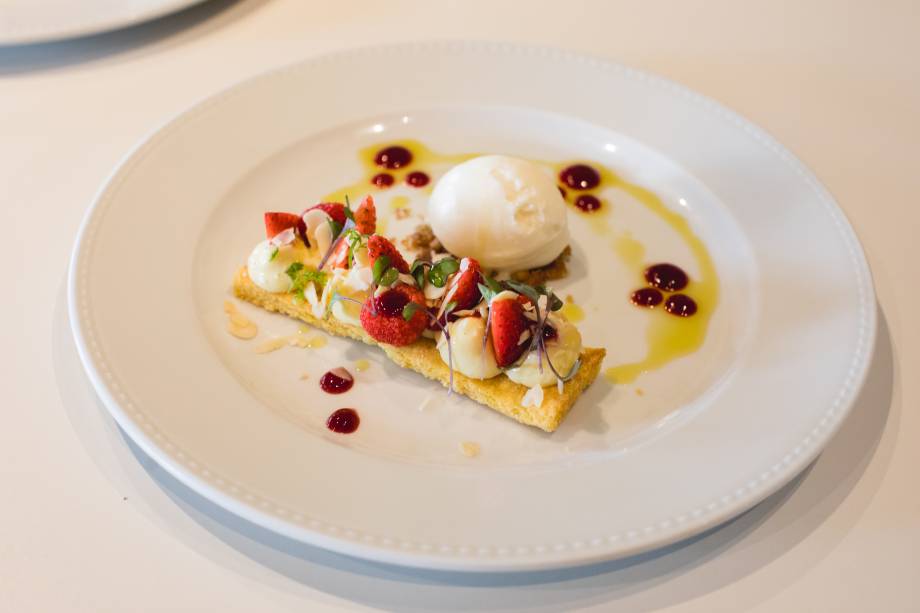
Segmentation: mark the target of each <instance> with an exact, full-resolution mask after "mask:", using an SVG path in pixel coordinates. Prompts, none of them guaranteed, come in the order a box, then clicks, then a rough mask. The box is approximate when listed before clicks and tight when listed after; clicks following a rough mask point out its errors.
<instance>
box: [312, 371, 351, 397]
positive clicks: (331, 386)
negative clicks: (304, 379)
mask: <svg viewBox="0 0 920 613" xmlns="http://www.w3.org/2000/svg"><path fill="white" fill-rule="evenodd" d="M354 384H355V378H354V377H352V376H351V373H350V372H348V371H347V370H345V369H344V368H333V369H332V370H330V371H328V372H326V373H325V374H324V375H323V376H322V377H320V379H319V386H320V387H321V388H323V391H324V392H326V393H327V394H344V393H345V392H347V391H348V390H350V389H351V386H352V385H354Z"/></svg>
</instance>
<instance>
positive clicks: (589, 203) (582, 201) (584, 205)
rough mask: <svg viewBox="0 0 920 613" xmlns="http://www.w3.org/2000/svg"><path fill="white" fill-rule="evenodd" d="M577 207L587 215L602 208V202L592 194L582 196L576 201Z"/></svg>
mask: <svg viewBox="0 0 920 613" xmlns="http://www.w3.org/2000/svg"><path fill="white" fill-rule="evenodd" d="M575 206H576V207H578V209H579V210H581V211H584V212H585V213H593V212H594V211H596V210H598V209H599V208H601V201H600V200H598V199H597V198H595V197H594V196H592V195H591V194H582V195H580V196H579V197H578V198H576V199H575Z"/></svg>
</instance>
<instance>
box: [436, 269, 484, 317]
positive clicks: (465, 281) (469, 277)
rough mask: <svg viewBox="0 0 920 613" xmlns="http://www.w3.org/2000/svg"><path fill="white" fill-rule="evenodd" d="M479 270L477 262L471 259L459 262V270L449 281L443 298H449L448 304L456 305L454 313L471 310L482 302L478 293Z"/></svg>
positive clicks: (480, 294)
mask: <svg viewBox="0 0 920 613" xmlns="http://www.w3.org/2000/svg"><path fill="white" fill-rule="evenodd" d="M481 270H482V269H481V268H480V267H479V262H477V261H476V260H474V259H473V258H463V259H462V260H460V270H458V271H457V273H456V274H455V275H454V276H453V278H452V279H451V280H450V288H449V289H448V290H447V292H446V293H445V294H444V295H445V297H446V296H449V297H450V299H449V302H456V303H457V306H456V307H455V308H454V310H455V311H462V310H464V309H471V308H473V307H474V306H476V305H477V304H479V301H480V300H482V293H480V291H479V281H480V278H481ZM454 288H456V289H454ZM445 299H446V298H445Z"/></svg>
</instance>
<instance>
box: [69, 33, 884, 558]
mask: <svg viewBox="0 0 920 613" xmlns="http://www.w3.org/2000/svg"><path fill="white" fill-rule="evenodd" d="M426 50H438V51H442V52H444V51H454V52H471V53H473V52H478V53H483V54H484V56H487V55H494V54H507V53H512V54H513V53H518V54H535V55H543V56H551V57H553V58H555V59H558V60H564V61H576V62H588V63H590V64H591V65H592V67H593V68H597V69H601V70H606V71H611V72H616V73H620V74H621V75H623V76H625V77H627V78H630V79H637V80H639V81H644V82H646V83H649V84H651V85H653V86H656V87H663V88H665V89H667V90H670V92H671V93H673V94H676V95H679V96H681V97H683V98H684V99H686V100H688V101H689V102H691V103H693V104H697V105H701V106H702V107H703V108H704V109H705V110H706V111H708V112H711V113H715V114H716V115H717V116H718V118H719V119H721V120H723V121H729V122H731V123H732V124H734V125H735V126H736V127H739V128H741V129H743V130H744V131H746V132H748V134H749V135H751V136H752V137H753V138H754V139H755V140H757V141H758V142H759V143H760V144H761V145H763V146H765V147H766V148H768V149H769V150H770V152H771V153H772V154H774V155H776V156H778V157H779V158H780V160H781V161H782V162H784V163H785V164H786V165H788V166H789V167H790V168H791V169H792V170H793V171H795V172H796V174H798V175H799V177H801V178H802V179H803V180H804V181H805V182H806V184H807V185H808V186H809V187H810V188H811V190H812V192H813V194H814V197H815V198H816V199H817V200H818V201H819V202H820V203H821V205H822V206H823V209H824V211H825V212H826V213H827V214H828V215H829V216H830V217H831V219H832V220H833V222H834V225H835V227H836V228H837V231H838V233H839V235H840V237H841V239H842V241H843V243H844V244H845V246H846V248H847V251H848V252H849V255H850V257H851V261H852V264H853V271H854V272H855V273H856V274H857V281H858V282H859V289H860V292H859V298H860V304H859V305H858V306H859V313H860V318H861V320H862V321H861V322H860V326H861V329H860V333H861V334H860V337H859V340H858V342H857V346H856V348H855V349H854V351H853V357H852V360H851V363H850V367H849V374H848V375H847V377H846V379H845V380H844V381H843V382H842V385H841V388H840V391H839V392H838V394H837V396H836V397H835V399H834V400H833V401H832V402H831V403H830V405H829V406H828V408H827V409H826V411H825V412H824V419H823V420H822V421H826V422H827V423H826V424H825V425H824V426H822V427H816V428H815V429H814V430H812V431H811V432H809V433H808V434H807V435H806V436H805V438H804V440H802V441H801V443H800V444H799V445H798V446H797V447H796V449H797V450H798V451H791V452H790V453H789V454H788V455H787V456H786V458H784V459H783V461H782V462H779V463H778V464H777V465H775V466H774V467H773V468H772V469H771V470H770V471H769V472H768V473H765V474H764V475H761V478H759V479H755V480H754V482H755V485H754V486H751V485H750V484H749V485H748V486H746V487H745V488H742V489H743V491H741V493H739V490H735V491H734V492H727V493H726V494H725V495H724V496H721V497H717V498H716V499H715V500H714V501H713V502H712V503H710V504H708V505H705V509H706V513H704V514H702V515H701V516H699V517H696V518H690V519H689V520H684V521H676V522H675V521H671V520H665V521H662V522H659V524H658V525H656V526H649V528H646V530H645V531H642V532H641V533H639V534H636V535H635V536H634V538H631V539H629V540H626V541H619V542H617V543H615V544H611V543H609V542H608V541H607V540H606V539H601V540H603V541H604V542H602V543H598V544H595V543H594V542H593V541H592V542H591V543H583V542H579V543H571V544H569V546H567V547H563V548H562V549H561V551H555V550H553V551H543V552H536V553H531V554H528V555H524V556H521V555H514V556H502V555H497V554H496V552H494V551H491V550H490V551H488V552H485V553H483V552H480V551H477V550H470V551H466V552H463V553H458V552H452V553H444V552H443V551H441V552H440V553H432V548H431V546H430V545H428V546H427V549H426V548H425V547H422V548H421V549H419V550H413V549H414V548H413V547H409V548H408V549H407V548H405V547H401V546H400V545H405V544H406V543H399V542H393V543H391V544H390V545H386V544H385V543H374V544H368V543H367V542H364V541H362V539H361V538H360V537H361V534H358V535H357V536H355V537H352V538H349V537H348V536H347V535H344V534H342V532H344V530H335V531H334V534H333V535H330V534H325V533H323V532H321V531H319V530H317V529H310V528H307V527H305V526H299V525H296V524H294V523H292V522H290V521H285V520H282V519H280V518H279V517H277V516H275V515H272V514H269V513H267V512H264V511H262V510H260V508H259V505H257V504H255V503H250V504H247V503H245V502H243V501H241V500H240V499H238V498H235V497H234V496H231V495H230V494H228V493H226V492H224V491H222V490H221V489H219V488H218V487H216V486H215V485H214V484H213V483H210V482H209V481H207V480H206V479H205V478H203V477H202V476H199V475H198V474H196V473H195V472H193V471H191V470H190V469H189V467H188V466H186V465H183V464H182V462H181V461H180V460H182V459H183V456H188V454H185V453H183V452H182V450H179V449H176V450H175V452H174V454H175V457H173V456H174V454H173V453H170V452H168V451H167V450H165V449H162V448H161V446H160V445H158V444H157V443H156V442H155V440H154V438H155V436H152V435H151V434H149V433H148V430H150V428H151V425H150V424H149V423H148V424H147V428H146V429H145V427H143V425H144V422H143V421H138V420H136V419H134V418H132V417H131V416H130V415H129V414H128V411H126V410H125V406H123V404H124V403H126V402H128V403H130V401H129V400H128V399H127V397H125V396H124V394H123V393H121V392H119V391H118V390H119V387H118V385H117V383H116V382H115V381H114V380H113V378H112V376H111V373H110V372H107V371H106V369H105V365H104V363H99V364H97V363H96V361H95V360H94V357H96V356H94V355H93V351H92V350H91V349H92V347H91V346H92V344H93V343H94V341H93V339H92V336H91V330H89V326H88V325H87V324H86V322H85V321H84V320H83V319H82V317H81V314H80V291H81V282H80V276H81V270H80V269H79V268H80V267H79V264H80V262H81V261H82V260H83V259H85V258H86V252H85V249H86V248H87V247H89V246H91V245H92V240H91V239H92V226H93V222H94V221H98V220H99V219H100V218H101V215H102V213H103V212H104V211H105V209H106V208H107V206H108V205H109V204H110V203H111V202H110V201H108V200H107V198H108V196H109V195H110V194H112V193H114V192H115V191H116V188H117V187H118V185H119V183H120V182H121V181H122V180H124V179H125V178H126V177H127V176H128V175H129V174H130V171H131V169H132V168H133V166H134V165H136V164H137V163H139V162H140V161H141V160H142V159H143V158H144V157H145V156H146V154H148V153H150V152H151V151H152V150H153V149H154V148H155V147H156V145H157V144H158V143H159V142H160V141H161V140H163V139H165V138H166V137H167V136H168V135H169V134H171V133H172V131H174V130H176V129H177V128H179V127H181V126H182V125H184V124H185V123H186V122H188V121H189V120H191V119H193V118H194V117H195V116H197V115H198V114H199V113H202V112H204V111H205V110H207V109H208V108H210V107H211V106H213V105H215V104H218V103H220V102H222V101H224V100H225V99H227V98H228V97H230V96H232V95H234V94H235V93H237V92H240V91H246V90H248V89H249V88H251V87H253V86H254V85H255V84H257V83H258V82H260V81H263V80H265V81H268V80H271V79H275V78H278V77H279V76H281V75H283V74H284V73H286V72H289V71H294V70H301V69H306V68H307V67H309V66H311V65H315V64H320V63H326V62H333V61H343V60H347V59H351V58H354V57H359V56H362V55H370V54H375V53H392V52H400V53H422V52H424V51H426ZM82 273H83V274H85V271H82ZM67 286H68V287H67V296H68V314H69V317H70V321H71V328H72V331H73V335H74V341H75V344H76V346H77V350H78V353H79V356H80V360H81V363H82V364H83V367H84V369H85V371H86V373H87V375H88V377H89V379H90V381H91V383H92V384H93V387H94V389H95V390H96V393H97V394H98V395H99V397H100V399H101V400H102V402H103V404H104V405H105V407H106V409H107V410H108V411H109V413H110V414H111V415H112V416H113V417H114V418H115V420H116V422H117V423H118V424H119V427H121V428H122V430H123V431H124V432H125V433H126V434H128V435H129V436H130V437H131V439H132V440H133V441H134V442H135V443H137V445H138V446H139V447H140V448H141V449H142V450H143V451H144V453H145V454H147V455H148V456H149V457H150V458H152V459H153V460H155V461H156V462H157V463H158V464H159V465H160V466H162V467H163V468H164V469H165V470H167V471H168V472H169V473H170V474H171V475H172V476H173V477H175V478H176V479H177V480H179V481H180V482H181V483H183V484H184V485H186V486H188V487H189V488H191V489H192V490H194V491H196V492H198V493H199V494H201V495H202V496H204V497H205V498H207V499H209V500H211V501H212V502H214V503H216V504H218V505H219V506H221V507H223V508H225V509H227V510H228V511H230V512H232V513H234V514H235V515H238V516H240V517H242V518H244V519H245V520H247V521H250V522H252V523H254V524H256V525H259V526H262V527H264V528H267V529H269V530H271V531H273V532H276V533H279V534H282V535H284V536H286V537H289V538H292V539H294V540H297V541H300V542H305V543H308V544H310V545H315V546H318V547H322V548H324V549H329V550H331V551H335V552H337V553H341V554H345V555H349V556H353V557H358V558H363V559H370V560H376V561H380V562H385V563H390V564H396V565H400V566H408V567H417V568H428V569H437V570H447V571H473V572H475V571H483V572H486V571H492V572H494V571H532V570H544V569H551V568H564V567H572V566H581V565H586V564H592V563H597V562H601V561H607V560H612V559H617V558H623V557H628V556H631V555H636V554H639V553H642V552H645V551H649V550H652V549H657V548H660V547H664V546H667V545H671V544H673V543H676V542H679V541H681V540H684V539H686V538H689V537H691V536H693V535H696V534H699V533H701V532H704V531H706V530H708V529H711V528H713V527H715V526H718V525H720V524H722V523H725V522H727V521H729V520H731V519H733V518H734V517H737V516H738V515H740V514H741V513H743V512H745V511H747V510H748V509H750V508H752V507H753V506H755V505H756V504H758V503H760V502H761V501H763V500H764V499H765V498H767V497H768V496H770V495H771V494H773V493H774V492H776V491H777V490H779V489H780V488H781V487H783V486H784V485H786V484H787V483H788V482H789V481H791V480H792V479H793V478H795V476H796V475H798V474H799V473H800V472H801V471H802V470H804V469H805V468H806V467H807V466H808V465H809V464H810V463H811V462H812V461H813V460H814V459H815V458H816V457H817V456H818V455H819V454H820V452H821V451H822V450H823V448H824V447H825V446H826V444H827V443H828V442H829V441H830V440H831V439H832V438H833V437H834V435H835V434H836V433H837V431H838V430H839V428H840V427H841V425H842V423H843V422H844V420H845V419H846V417H847V415H848V414H849V413H850V411H851V409H852V407H853V405H854V403H855V401H856V399H857V398H858V394H859V392H860V390H861V389H862V387H863V384H864V382H865V379H866V376H867V374H868V372H869V368H870V366H871V364H872V361H873V354H874V350H875V338H876V334H877V304H876V300H875V292H874V284H873V279H872V273H871V269H870V267H869V264H868V260H867V258H866V255H865V252H864V250H863V249H862V246H861V244H860V242H859V239H858V236H857V234H856V231H855V229H854V228H853V226H852V224H851V223H850V221H849V219H848V218H847V216H846V213H845V212H844V211H843V209H842V208H841V207H840V206H839V204H837V202H836V200H835V199H834V198H833V196H832V195H831V193H830V192H829V190H828V189H827V188H826V187H825V186H824V185H823V184H822V183H821V182H820V181H819V180H818V179H817V177H816V176H815V175H814V174H813V173H812V172H811V171H810V170H809V169H808V167H807V166H805V164H804V163H803V162H801V161H800V160H799V159H798V158H797V157H795V156H794V155H793V154H792V153H791V152H790V151H789V150H788V149H786V148H785V147H784V146H783V145H781V144H780V143H779V142H778V141H777V140H776V139H775V138H773V137H772V136H771V135H770V134H769V133H768V132H766V131H765V130H763V129H762V128H760V127H759V126H757V125H756V124H754V123H753V122H751V121H750V120H748V119H746V118H745V117H743V116H741V115H740V114H738V113H736V112H735V111H733V110H730V109H729V108H727V107H725V106H723V105H722V104H720V103H718V102H716V101H714V100H712V99H710V98H708V97H706V96H704V95H702V94H699V93H697V92H695V91H693V90H691V89H689V88H687V87H685V86H683V85H680V84H678V83H676V82H674V81H671V80H669V79H666V78H664V77H660V76H658V75H655V74H652V73H648V72H645V71H642V70H638V69H635V68H631V67H628V66H625V65H623V64H619V63H617V62H614V61H611V60H609V59H605V58H600V57H597V56H592V55H586V54H583V53H578V52H574V51H569V50H565V49H560V48H555V47H549V46H542V45H527V44H516V43H506V42H494V41H457V40H447V41H416V42H409V43H397V44H381V45H369V46H361V47H353V48H349V49H345V50H341V51H335V52H331V53H325V54H320V55H316V56H311V57H307V58H304V59H301V60H299V61H294V62H291V63H289V64H287V65H284V66H281V67H278V68H274V69H271V70H268V71H265V72H263V73H260V74H257V75H255V76H251V77H248V78H245V79H242V80H240V81H238V82H235V83H233V84H231V85H230V86H228V87H225V88H223V89H220V90H218V91H217V92H214V93H212V94H210V95H208V96H205V97H203V98H201V99H199V100H197V101H196V102H194V103H193V104H191V105H190V106H188V107H187V108H185V109H184V110H183V111H181V112H179V113H177V114H174V115H173V116H171V117H169V118H168V119H167V120H166V121H164V122H161V123H160V124H159V125H157V126H156V127H155V128H154V129H152V130H151V131H150V132H149V133H148V134H147V135H146V136H145V137H143V138H142V139H141V140H140V141H139V142H138V143H137V144H136V145H135V146H134V147H132V148H131V149H130V150H129V151H128V152H127V153H126V154H125V155H124V156H123V157H122V159H121V160H120V161H119V163H118V164H117V165H116V167H115V168H114V169H113V170H112V171H111V173H110V174H109V176H108V177H107V178H106V179H105V181H104V182H103V183H102V185H101V186H100V188H99V189H98V191H97V193H96V194H95V196H94V198H93V201H92V204H91V206H90V207H89V209H88V210H87V212H86V214H85V216H84V218H83V221H82V223H81V225H80V228H79V230H78V233H77V238H76V240H75V242H74V246H73V251H72V255H71V260H70V265H69V267H68V275H67ZM83 291H84V292H85V287H83ZM83 308H84V309H85V308H86V307H85V305H83ZM100 366H102V369H101V370H100ZM119 400H121V403H120V402H119ZM135 413H136V411H135ZM154 432H155V431H154ZM255 499H256V500H259V498H258V496H255ZM269 508H271V504H270V503H269ZM371 542H373V541H371ZM605 544H606V546H605ZM410 545H417V544H410ZM434 547H435V548H436V547H437V546H434ZM490 549H495V548H490Z"/></svg>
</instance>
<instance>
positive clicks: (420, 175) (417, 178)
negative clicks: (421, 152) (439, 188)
mask: <svg viewBox="0 0 920 613" xmlns="http://www.w3.org/2000/svg"><path fill="white" fill-rule="evenodd" d="M429 181H431V179H430V178H429V177H428V175H426V174H425V173H424V172H422V171H420V170H416V171H414V172H410V173H409V176H407V177H406V183H408V184H409V185H411V186H412V187H425V186H426V185H428V183H429Z"/></svg>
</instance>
